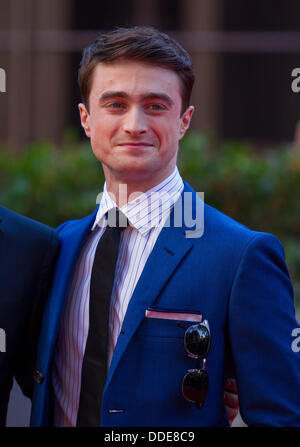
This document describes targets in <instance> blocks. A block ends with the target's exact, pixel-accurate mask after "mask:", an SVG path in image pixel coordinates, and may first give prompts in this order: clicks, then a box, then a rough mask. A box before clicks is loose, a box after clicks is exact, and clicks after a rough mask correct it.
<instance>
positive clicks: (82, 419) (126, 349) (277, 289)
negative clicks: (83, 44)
mask: <svg viewBox="0 0 300 447" xmlns="http://www.w3.org/2000/svg"><path fill="white" fill-rule="evenodd" d="M193 82H194V75H193V71H192V64H191V59H190V57H189V55H188V54H187V52H186V51H185V50H184V49H183V48H182V47H181V46H180V45H179V44H178V43H177V42H176V41H174V40H173V39H171V38H170V37H168V36H167V35H165V34H163V33H159V32H158V31H156V30H154V29H152V28H148V27H142V28H138V27H137V28H131V29H120V30H116V31H113V32H110V33H107V34H103V35H101V36H100V37H99V39H97V40H96V41H95V42H94V43H93V44H92V45H91V46H90V47H88V48H87V49H86V50H85V51H84V54H83V59H82V62H81V67H80V71H79V86H80V89H81V94H82V100H83V103H82V104H80V105H79V111H80V117H81V123H82V126H83V128H84V130H85V133H86V135H87V137H88V138H90V141H91V146H92V149H93V151H94V154H95V156H96V157H97V158H98V160H99V161H100V162H101V163H102V167H103V170H104V174H105V179H106V182H105V185H104V193H103V195H102V198H101V200H100V205H99V208H97V209H96V210H95V211H94V212H93V214H92V215H90V216H87V217H85V218H83V219H80V220H75V221H70V222H66V223H64V224H63V225H62V226H61V227H60V228H59V229H58V232H59V237H60V241H61V251H60V255H59V258H58V262H57V265H56V271H55V277H54V281H53V285H52V290H51V293H50V296H49V299H48V302H47V304H46V309H45V314H44V319H43V325H42V330H41V336H40V342H39V348H38V356H37V364H36V368H37V371H36V384H35V390H34V398H33V411H32V418H31V423H32V425H35V426H39V425H55V426H93V425H103V426H139V425H141V426H226V425H228V419H227V416H226V411H225V408H224V405H223V386H224V380H225V375H226V372H227V371H228V372H229V373H232V372H234V374H235V376H236V380H237V384H238V390H239V398H240V408H241V414H242V417H243V419H244V420H245V422H246V423H247V424H248V425H277V426H284V425H288V426H294V425H295V426H296V425H300V403H299V399H298V396H299V391H300V374H299V373H300V358H299V354H297V353H295V352H293V351H292V349H291V342H292V340H291V333H292V330H293V329H294V328H295V327H296V326H297V323H296V320H295V317H294V306H293V297H292V286H291V282H290V279H289V275H288V271H287V268H286V265H285V262H284V254H283V250H282V247H281V244H280V242H279V241H278V240H277V239H276V238H275V237H274V236H272V235H269V234H265V233H258V232H253V231H251V230H249V229H248V228H246V227H245V226H243V225H241V224H239V223H237V222H235V221H233V220H232V219H230V218H229V217H227V216H224V215H223V214H222V213H220V212H218V211H217V210H215V209H214V208H212V207H210V206H208V205H205V207H204V227H203V225H201V224H202V223H203V222H202V220H201V204H202V210H203V202H201V200H200V199H199V198H198V196H197V194H196V193H195V191H194V190H193V189H192V187H191V186H190V185H188V184H187V183H186V182H183V180H182V179H181V177H180V174H179V172H178V169H177V167H176V159H177V152H178V143H179V141H180V139H181V138H182V137H183V136H184V134H185V133H186V131H187V129H188V128H189V125H190V122H191V118H192V114H193V111H194V107H193V106H190V105H189V104H190V103H189V101H190V95H191V90H192V86H193ZM153 197H154V198H153ZM149 204H150V205H149ZM198 206H200V213H198V208H197V207H198ZM116 209H117V211H116ZM114 213H115V214H114ZM197 213H198V214H197ZM186 214H189V215H190V217H191V216H195V215H196V216H198V220H199V221H200V225H198V223H199V222H197V219H196V222H194V223H193V225H189V224H187V220H190V221H191V219H187V220H186V219H185V218H186V217H187V216H186ZM111 216H114V219H115V221H114V222H113V220H114V219H113V218H112V217H111ZM182 217H183V219H181V223H180V225H178V221H179V220H180V218H182ZM110 298H111V299H110ZM109 299H110V302H109ZM107 322H108V326H107V327H106V324H107ZM287 375H288V380H287V378H286V376H287Z"/></svg>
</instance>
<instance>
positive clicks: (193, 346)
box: [182, 320, 211, 408]
mask: <svg viewBox="0 0 300 447" xmlns="http://www.w3.org/2000/svg"><path fill="white" fill-rule="evenodd" d="M210 339H211V337H210V330H209V324H208V321H207V320H204V321H202V322H201V323H199V324H195V325H193V326H190V327H189V328H187V329H186V331H185V334H184V347H185V349H186V351H187V353H188V356H189V357H191V358H194V359H196V368H195V369H189V370H188V372H187V374H186V375H185V376H184V378H183V381H182V394H183V397H184V398H185V399H187V400H188V401H189V402H193V403H195V404H196V407H197V408H202V407H203V405H204V403H205V399H206V395H207V390H208V374H207V372H206V370H205V364H206V356H207V354H208V351H209V348H210ZM200 359H203V361H202V368H201V369H200V368H199V363H200Z"/></svg>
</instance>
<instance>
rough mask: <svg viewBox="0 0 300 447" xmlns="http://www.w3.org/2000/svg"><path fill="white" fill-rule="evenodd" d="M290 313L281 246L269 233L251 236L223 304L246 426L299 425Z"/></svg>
mask: <svg viewBox="0 0 300 447" xmlns="http://www.w3.org/2000/svg"><path fill="white" fill-rule="evenodd" d="M294 315H295V311H294V302H293V288H292V285H291V282H290V279H289V274H288V270H287V267H286V264H285V260H284V252H283V249H282V246H281V244H280V242H279V241H278V239H277V238H276V237H274V236H272V235H269V234H264V233H263V234H259V235H256V236H255V237H254V238H253V239H252V240H251V241H250V242H249V243H248V245H247V247H246V248H245V250H244V253H243V255H242V256H241V259H240V263H239V267H238V269H237V273H236V275H235V279H234V282H233V285H232V290H231V296H230V304H229V336H230V343H231V348H232V354H233V360H234V364H235V369H236V376H237V380H238V392H239V401H240V412H241V416H242V418H243V420H244V421H245V422H246V424H247V425H249V426H257V425H261V426H283V427H284V426H300V352H294V350H293V349H292V342H293V337H292V332H293V329H295V328H296V327H297V326H299V325H298V323H297V322H296V319H295V318H294Z"/></svg>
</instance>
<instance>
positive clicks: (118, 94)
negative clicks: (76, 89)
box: [99, 90, 174, 106]
mask: <svg viewBox="0 0 300 447" xmlns="http://www.w3.org/2000/svg"><path fill="white" fill-rule="evenodd" d="M111 98H124V99H130V96H129V95H128V93H126V92H123V91H116V90H108V91H106V92H104V93H102V95H101V96H100V98H99V101H100V102H101V101H104V100H106V99H111ZM141 99H142V100H144V99H161V100H162V101H165V102H166V103H168V104H169V105H171V106H172V105H174V101H173V100H172V98H171V97H170V96H169V95H167V94H166V93H158V92H149V93H145V94H144V95H141Z"/></svg>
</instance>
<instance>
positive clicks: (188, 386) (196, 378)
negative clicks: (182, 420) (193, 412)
mask: <svg viewBox="0 0 300 447" xmlns="http://www.w3.org/2000/svg"><path fill="white" fill-rule="evenodd" d="M207 389H208V374H207V372H206V371H205V370H204V369H202V370H201V371H199V370H198V369H194V370H192V371H190V372H188V373H187V374H186V375H185V376H184V378H183V382H182V394H183V396H184V397H185V398H186V399H187V400H188V401H190V402H197V404H198V405H197V406H198V408H202V407H203V405H204V402H205V399H206V395H207Z"/></svg>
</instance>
